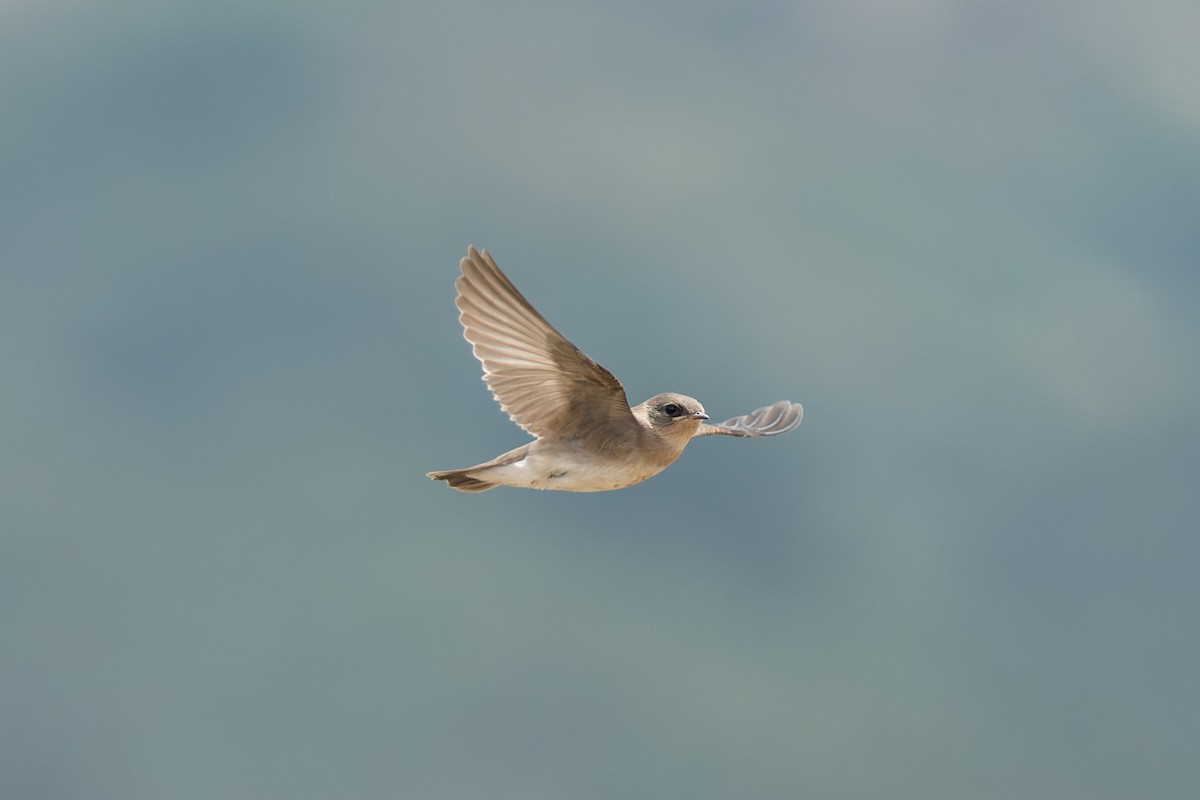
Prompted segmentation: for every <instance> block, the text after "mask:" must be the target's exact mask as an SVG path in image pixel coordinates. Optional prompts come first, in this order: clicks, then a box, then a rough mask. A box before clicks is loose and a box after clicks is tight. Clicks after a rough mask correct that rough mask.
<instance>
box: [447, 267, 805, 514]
mask: <svg viewBox="0 0 1200 800" xmlns="http://www.w3.org/2000/svg"><path fill="white" fill-rule="evenodd" d="M461 268H462V275H461V276H460V277H459V278H458V280H457V281H455V284H454V285H455V287H456V288H457V289H458V298H457V300H456V301H455V305H456V306H457V307H458V310H459V316H458V319H459V322H461V323H462V326H463V336H464V337H465V338H466V340H467V341H468V342H470V343H471V345H472V352H474V354H475V357H476V358H477V359H479V361H480V362H481V363H482V364H483V379H484V381H486V382H487V385H488V388H489V389H491V391H492V396H493V397H495V398H496V402H498V403H499V404H500V408H501V409H502V410H504V411H506V412H508V416H509V417H510V418H511V419H512V421H513V422H515V423H517V425H519V426H521V428H523V429H524V430H525V431H526V432H527V433H529V434H530V435H532V436H533V437H535V438H534V441H532V442H529V443H527V444H523V445H521V446H520V447H518V448H516V449H514V450H509V451H508V452H507V453H504V454H503V455H499V456H496V457H495V458H493V459H492V460H491V461H485V462H484V463H482V464H476V465H475V466H473V467H467V468H466V469H451V470H445V471H442V472H430V473H428V476H429V477H430V478H432V479H433V480H437V481H445V482H446V483H447V484H449V485H450V486H451V487H452V488H454V489H458V490H459V491H463V492H484V491H487V490H488V489H491V488H493V487H496V486H516V487H521V488H528V489H560V490H563V491H568V492H603V491H607V490H610V489H621V488H623V487H625V486H632V485H633V484H635V483H640V482H641V481H644V480H646V479H647V478H649V477H651V476H653V475H657V474H658V473H659V472H662V471H663V470H664V469H665V468H666V467H667V466H668V465H670V464H671V462H672V461H674V460H675V459H676V458H678V457H679V454H680V453H682V452H683V448H684V447H686V446H687V443H688V442H690V441H691V440H692V439H694V438H695V437H697V436H711V435H714V434H721V435H724V436H739V437H746V438H756V437H760V436H777V435H779V434H781V433H787V432H788V431H791V430H795V428H796V426H798V425H799V424H800V420H801V418H802V417H803V416H804V408H803V407H802V406H801V405H800V404H799V403H791V402H788V401H787V400H781V401H779V402H778V403H772V404H771V405H769V406H764V407H763V408H760V409H758V410H757V411H752V412H750V413H749V414H745V415H743V416H740V417H734V418H733V419H730V420H726V421H725V422H722V423H721V424H720V425H710V424H708V423H706V422H705V420H707V419H708V414H706V413H705V411H704V406H702V405H700V403H699V401H697V400H694V399H692V398H690V397H687V396H686V395H682V394H676V393H674V392H667V393H665V394H656V395H655V396H654V397H651V398H650V399H649V400H647V401H646V402H644V403H641V404H639V405H636V406H633V407H632V408H631V407H630V406H629V400H628V399H627V398H626V396H625V388H624V387H623V386H622V385H621V382H620V381H619V380H617V379H616V377H614V376H613V374H612V373H611V372H609V371H608V370H606V369H605V368H604V367H602V366H600V365H599V364H597V363H596V362H595V361H593V360H592V359H590V358H588V357H587V356H586V355H584V354H583V353H582V352H581V351H580V350H579V348H578V347H576V346H575V345H573V344H571V343H570V342H569V341H567V340H566V338H564V337H563V335H562V334H560V333H559V332H558V331H557V330H555V329H554V327H553V326H552V325H551V324H550V323H549V322H547V321H546V319H545V317H543V316H542V315H541V314H539V313H538V312H537V310H536V309H535V308H534V307H533V306H532V305H530V303H529V301H528V300H526V299H525V296H524V295H522V294H521V293H520V292H519V291H517V287H516V286H513V284H512V281H510V280H509V279H508V278H507V277H505V275H504V273H503V272H501V271H500V268H499V267H498V266H496V262H495V261H493V260H492V257H491V256H490V255H488V251H487V250H483V251H482V252H481V251H479V250H476V249H475V248H474V247H468V248H467V257H466V258H464V259H463V260H462V263H461Z"/></svg>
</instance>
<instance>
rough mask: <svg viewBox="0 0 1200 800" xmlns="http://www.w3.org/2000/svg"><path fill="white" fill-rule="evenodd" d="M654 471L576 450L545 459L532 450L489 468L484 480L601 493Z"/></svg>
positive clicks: (639, 478) (643, 478) (528, 486)
mask: <svg viewBox="0 0 1200 800" xmlns="http://www.w3.org/2000/svg"><path fill="white" fill-rule="evenodd" d="M657 472H659V470H658V469H653V468H648V467H643V466H641V465H637V464H631V463H629V462H627V461H615V460H608V459H598V458H595V457H580V456H579V454H576V453H570V454H564V453H557V454H555V455H554V457H553V458H548V457H546V456H545V455H544V454H541V453H537V452H533V453H530V454H529V455H528V456H526V457H525V458H523V459H521V460H520V461H515V462H513V463H512V464H506V465H505V466H502V467H493V468H491V469H489V470H488V471H487V473H488V474H487V480H489V481H493V482H495V483H499V484H502V485H504V486H517V487H521V488H526V489H557V490H560V491H564V492H603V491H608V490H610V489H620V488H622V487H624V486H630V485H632V484H635V483H639V482H641V481H644V480H646V478H649V477H650V476H651V475H654V474H656V473H657Z"/></svg>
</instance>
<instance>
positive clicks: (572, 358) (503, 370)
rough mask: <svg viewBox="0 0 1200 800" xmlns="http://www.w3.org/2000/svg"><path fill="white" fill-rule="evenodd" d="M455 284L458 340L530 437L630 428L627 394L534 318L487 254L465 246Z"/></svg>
mask: <svg viewBox="0 0 1200 800" xmlns="http://www.w3.org/2000/svg"><path fill="white" fill-rule="evenodd" d="M461 267H462V276H461V277H460V278H459V279H458V280H457V281H456V282H455V286H456V287H457V289H458V299H457V300H456V301H455V305H456V306H458V310H459V312H460V313H459V317H458V319H459V321H460V322H461V323H462V326H463V336H464V337H466V340H467V341H468V342H470V343H471V345H472V351H473V352H474V353H475V357H476V358H478V359H479V361H480V362H481V363H482V364H483V379H484V380H485V381H487V385H488V388H489V389H491V390H492V395H493V396H494V397H495V398H496V402H498V403H499V404H500V408H502V409H503V410H504V411H506V412H508V415H509V417H511V418H512V421H513V422H515V423H517V424H518V425H520V426H521V427H522V428H524V429H525V430H526V431H528V432H529V433H531V434H532V435H534V436H538V437H542V436H551V437H555V438H575V437H579V436H583V435H586V434H589V433H595V432H597V430H598V429H601V428H604V427H606V426H616V427H620V428H623V427H624V426H633V425H636V424H637V421H636V420H635V419H634V418H633V412H631V411H630V410H629V400H628V398H626V396H625V388H624V387H623V386H621V382H620V381H619V380H617V379H616V377H614V376H613V374H612V373H611V372H609V371H608V370H606V369H605V368H604V367H602V366H600V365H599V364H597V363H596V362H595V361H593V360H592V359H590V358H588V357H587V356H586V355H584V354H583V353H582V352H581V351H580V350H579V348H577V347H576V346H575V345H573V344H571V343H570V342H568V341H567V340H566V339H565V338H564V337H563V336H562V334H560V333H559V332H558V331H556V330H555V329H554V327H553V326H552V325H551V324H550V323H549V322H547V321H546V320H545V318H544V317H543V316H542V315H541V314H539V313H538V312H537V309H535V308H534V307H533V306H532V305H530V303H529V301H528V300H526V299H525V297H524V296H523V295H522V294H521V293H520V292H519V291H517V287H515V286H513V284H512V282H511V281H510V280H509V279H508V278H507V277H505V275H504V273H503V272H501V271H500V268H499V267H498V266H496V262H495V261H493V260H492V257H491V256H490V255H488V252H487V250H484V251H483V252H480V251H478V250H476V249H475V248H474V247H469V248H467V257H466V258H464V259H463V260H462V264H461Z"/></svg>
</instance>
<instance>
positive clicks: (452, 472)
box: [426, 469, 499, 492]
mask: <svg viewBox="0 0 1200 800" xmlns="http://www.w3.org/2000/svg"><path fill="white" fill-rule="evenodd" d="M469 473H470V470H467V469H448V470H445V471H444V472H427V473H426V475H428V476H429V477H430V478H432V479H433V480H435V481H445V482H446V483H447V484H448V485H449V486H450V488H451V489H458V490H459V491H460V492H486V491H487V490H488V489H494V488H496V486H498V485H499V484H496V483H488V482H487V481H482V480H480V479H479V478H473V477H471V475H470V474H469Z"/></svg>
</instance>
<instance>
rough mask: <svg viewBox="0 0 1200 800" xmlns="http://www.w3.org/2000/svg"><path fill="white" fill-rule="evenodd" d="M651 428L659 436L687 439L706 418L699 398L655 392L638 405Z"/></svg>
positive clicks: (638, 409) (706, 415)
mask: <svg viewBox="0 0 1200 800" xmlns="http://www.w3.org/2000/svg"><path fill="white" fill-rule="evenodd" d="M635 411H640V412H642V415H644V417H643V418H644V419H645V421H646V423H647V424H649V426H650V428H651V430H653V431H654V432H655V433H657V434H658V435H660V436H665V437H669V438H676V437H678V438H680V439H684V440H685V441H686V440H687V439H690V438H692V434H694V433H695V432H696V429H697V428H699V427H700V423H702V422H704V420H706V419H708V414H705V413H704V406H702V405H700V401H699V400H695V399H693V398H691V397H688V396H686V395H682V394H675V393H674V392H667V393H665V394H656V395H655V396H654V397H651V398H650V399H649V400H647V401H646V402H644V403H642V404H641V405H640V406H638V408H637V409H635Z"/></svg>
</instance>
